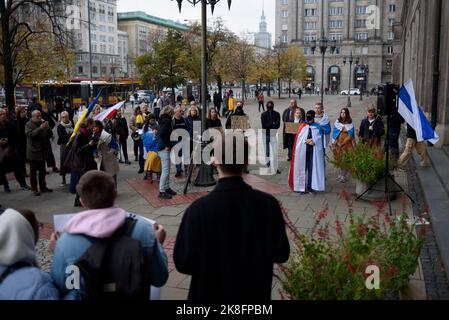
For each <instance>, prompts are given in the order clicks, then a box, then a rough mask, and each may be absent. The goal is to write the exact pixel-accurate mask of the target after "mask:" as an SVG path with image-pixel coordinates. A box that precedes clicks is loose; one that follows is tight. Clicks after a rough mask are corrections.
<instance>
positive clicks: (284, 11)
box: [282, 10, 288, 18]
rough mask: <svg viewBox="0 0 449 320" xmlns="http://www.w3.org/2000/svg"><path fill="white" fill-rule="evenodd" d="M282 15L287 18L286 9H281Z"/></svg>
mask: <svg viewBox="0 0 449 320" xmlns="http://www.w3.org/2000/svg"><path fill="white" fill-rule="evenodd" d="M282 17H283V18H288V10H282Z"/></svg>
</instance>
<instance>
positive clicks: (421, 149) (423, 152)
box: [398, 138, 429, 168]
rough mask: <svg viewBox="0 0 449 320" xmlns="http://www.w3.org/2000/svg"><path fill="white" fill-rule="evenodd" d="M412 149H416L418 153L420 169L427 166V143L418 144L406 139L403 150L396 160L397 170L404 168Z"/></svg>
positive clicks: (413, 140)
mask: <svg viewBox="0 0 449 320" xmlns="http://www.w3.org/2000/svg"><path fill="white" fill-rule="evenodd" d="M413 149H416V152H418V154H419V156H420V157H421V167H428V166H429V157H428V156H427V142H426V141H423V142H418V141H416V140H415V139H410V138H407V143H406V144H405V150H404V152H403V153H402V155H401V157H400V158H399V160H398V167H399V168H404V167H405V165H406V164H407V162H408V161H409V160H410V158H411V157H412V155H413Z"/></svg>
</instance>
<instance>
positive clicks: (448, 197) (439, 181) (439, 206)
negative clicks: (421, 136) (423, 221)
mask: <svg viewBox="0 0 449 320" xmlns="http://www.w3.org/2000/svg"><path fill="white" fill-rule="evenodd" d="M429 157H430V159H431V162H432V166H431V167H428V168H422V167H421V166H420V165H419V163H420V158H419V156H418V155H416V154H414V156H413V158H414V161H415V164H416V172H417V174H418V177H419V180H420V183H421V187H422V190H423V191H424V196H425V200H426V203H427V205H428V207H429V216H430V220H431V222H432V229H433V231H434V234H435V239H436V242H437V245H438V248H439V251H440V255H441V260H442V263H443V266H444V269H445V271H446V276H449V232H448V230H449V211H448V208H449V194H448V191H447V184H448V183H449V179H448V178H447V171H448V170H447V166H448V164H449V158H448V157H447V155H445V153H444V151H442V150H441V149H439V150H438V149H436V148H429ZM437 170H438V171H437ZM443 179H446V180H443Z"/></svg>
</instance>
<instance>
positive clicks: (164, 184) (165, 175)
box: [158, 150, 170, 192]
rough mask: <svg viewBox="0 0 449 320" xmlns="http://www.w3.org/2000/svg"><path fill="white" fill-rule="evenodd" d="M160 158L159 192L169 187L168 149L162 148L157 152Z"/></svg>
mask: <svg viewBox="0 0 449 320" xmlns="http://www.w3.org/2000/svg"><path fill="white" fill-rule="evenodd" d="M158 154H159V157H160V158H161V165H162V172H161V180H160V182H159V192H165V190H167V189H169V188H170V151H167V150H162V151H159V152H158Z"/></svg>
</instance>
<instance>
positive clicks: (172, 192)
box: [165, 188, 178, 196]
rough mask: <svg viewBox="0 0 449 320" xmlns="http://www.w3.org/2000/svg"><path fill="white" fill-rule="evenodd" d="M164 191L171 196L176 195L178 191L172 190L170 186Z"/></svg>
mask: <svg viewBox="0 0 449 320" xmlns="http://www.w3.org/2000/svg"><path fill="white" fill-rule="evenodd" d="M165 193H168V194H169V195H171V196H176V195H177V194H178V193H177V192H176V191H174V190H172V189H171V188H168V189H167V190H165Z"/></svg>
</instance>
